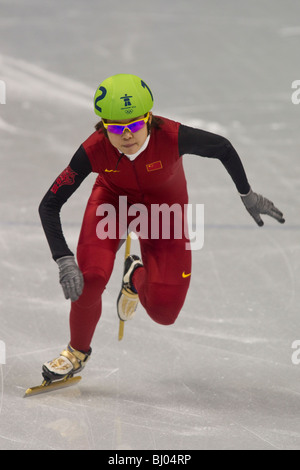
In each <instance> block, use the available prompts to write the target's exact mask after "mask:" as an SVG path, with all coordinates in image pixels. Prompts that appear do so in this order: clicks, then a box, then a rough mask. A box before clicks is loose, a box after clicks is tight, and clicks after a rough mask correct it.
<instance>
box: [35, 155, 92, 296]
mask: <svg viewBox="0 0 300 470" xmlns="http://www.w3.org/2000/svg"><path fill="white" fill-rule="evenodd" d="M91 171H92V167H91V164H90V161H89V159H88V156H87V155H86V152H85V150H84V148H83V147H82V146H81V147H79V149H78V150H77V152H76V153H75V155H74V156H73V158H72V160H71V161H70V163H69V165H68V166H67V168H65V169H64V170H63V171H62V173H61V174H60V175H59V176H58V177H57V178H56V180H55V182H54V183H53V184H52V186H51V187H50V189H49V190H48V191H47V193H46V194H45V196H44V198H43V200H42V202H41V204H40V206H39V214H40V217H41V222H42V226H43V229H44V232H45V235H46V238H47V240H48V244H49V247H50V250H51V252H52V257H53V259H54V260H55V261H56V263H57V265H58V268H59V282H60V284H61V286H62V289H63V292H64V295H65V298H66V299H70V300H71V301H72V302H75V301H76V300H77V299H78V298H79V297H80V295H81V293H82V291H83V287H84V280H83V275H82V273H81V271H80V269H79V267H78V266H77V263H76V261H75V257H74V255H73V253H72V251H71V250H70V249H69V247H68V245H67V242H66V240H65V237H64V234H63V231H62V226H61V222H60V210H61V208H62V206H63V204H64V203H65V202H66V201H67V200H68V199H69V197H70V196H71V195H72V194H73V193H74V192H75V191H76V189H77V188H78V187H79V186H80V184H81V183H82V181H83V180H84V179H85V178H86V177H87V176H88V175H89V174H90V173H91Z"/></svg>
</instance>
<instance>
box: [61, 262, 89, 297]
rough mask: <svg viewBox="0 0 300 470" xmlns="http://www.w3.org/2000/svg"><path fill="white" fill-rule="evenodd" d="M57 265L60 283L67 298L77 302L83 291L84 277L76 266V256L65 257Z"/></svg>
mask: <svg viewBox="0 0 300 470" xmlns="http://www.w3.org/2000/svg"><path fill="white" fill-rule="evenodd" d="M56 263H57V264H58V267H59V282H60V284H61V286H62V288H63V291H64V294H65V298H66V299H70V300H71V301H72V302H75V301H76V300H78V299H79V297H80V296H81V294H82V291H83V285H84V281H83V275H82V272H81V271H80V269H79V267H78V266H77V264H76V261H75V258H74V256H63V257H62V258H58V259H57V260H56Z"/></svg>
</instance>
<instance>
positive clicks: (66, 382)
mask: <svg viewBox="0 0 300 470" xmlns="http://www.w3.org/2000/svg"><path fill="white" fill-rule="evenodd" d="M80 380H81V377H80V376H77V377H70V378H69V379H62V380H56V381H54V382H51V383H50V384H49V385H47V382H46V381H44V382H43V383H42V384H41V385H38V386H37V387H31V388H28V389H27V390H26V392H25V395H24V398H26V397H31V396H33V395H39V394H40V393H46V392H52V391H53V390H60V389H61V388H65V387H71V386H72V385H76V384H77V383H78V382H79V381H80Z"/></svg>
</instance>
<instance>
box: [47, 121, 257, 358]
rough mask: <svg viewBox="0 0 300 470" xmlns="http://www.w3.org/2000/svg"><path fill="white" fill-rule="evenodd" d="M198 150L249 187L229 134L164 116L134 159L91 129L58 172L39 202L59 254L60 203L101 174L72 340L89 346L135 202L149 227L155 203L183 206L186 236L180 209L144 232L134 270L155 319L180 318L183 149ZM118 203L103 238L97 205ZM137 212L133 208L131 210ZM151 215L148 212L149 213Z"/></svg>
mask: <svg viewBox="0 0 300 470" xmlns="http://www.w3.org/2000/svg"><path fill="white" fill-rule="evenodd" d="M184 153H195V154H198V155H202V156H207V157H211V158H218V159H220V160H221V161H222V163H223V165H224V166H225V168H226V169H227V171H228V172H229V174H230V175H231V177H232V178H233V180H234V182H235V184H236V186H237V188H238V190H239V191H240V192H241V193H246V192H248V191H249V188H250V186H249V183H248V181H247V178H246V175H245V172H244V169H243V166H242V164H241V161H240V159H239V157H238V155H237V153H236V152H235V150H234V148H233V147H232V145H231V144H230V142H229V141H228V140H227V139H224V138H223V137H221V136H217V135H215V134H211V133H208V132H205V131H200V130H198V129H196V130H195V129H192V128H189V127H187V126H183V125H182V124H180V123H177V122H175V121H171V120H169V119H166V118H161V125H160V127H159V128H154V129H152V130H151V136H150V140H149V143H148V146H147V147H146V149H145V150H144V151H143V152H142V153H140V154H139V155H138V156H137V157H136V158H135V159H134V160H133V161H131V160H130V159H129V158H128V157H127V156H126V155H123V154H120V152H119V151H118V150H117V149H116V148H115V147H113V146H112V144H111V143H110V141H109V139H108V138H107V137H106V136H105V135H104V133H103V132H101V131H96V132H94V133H93V134H92V135H91V136H90V137H89V138H88V139H87V140H86V141H85V142H84V143H83V144H82V145H81V147H80V149H79V150H78V151H77V153H76V154H75V155H74V157H73V159H72V160H71V162H70V165H69V166H68V167H67V168H66V170H64V172H63V173H62V174H61V175H60V176H59V177H58V178H57V179H56V181H55V182H54V183H53V185H52V187H51V188H50V189H49V191H48V193H47V194H46V195H45V197H44V199H43V201H42V203H41V205H40V215H41V220H42V224H43V227H44V230H45V233H46V236H47V239H48V242H49V245H50V248H51V251H52V255H53V258H54V259H57V258H59V257H61V256H66V255H70V254H72V252H71V251H70V250H69V248H68V246H67V244H66V241H65V239H64V236H63V233H62V229H61V225H60V220H59V212H60V209H61V206H62V205H63V204H64V203H65V202H66V200H67V199H68V198H69V197H70V195H71V194H72V193H73V192H74V191H75V190H76V189H77V187H78V186H79V185H80V183H81V182H82V181H83V179H84V178H85V177H86V176H87V175H88V174H89V173H90V172H91V171H92V172H95V173H97V174H98V176H97V179H96V182H95V184H94V187H93V189H92V193H91V196H90V198H89V200H88V203H87V206H86V210H85V214H84V217H83V222H82V227H81V232H80V237H79V241H78V247H77V261H78V265H79V268H80V269H81V271H82V273H83V276H84V290H83V293H82V295H81V297H80V298H79V299H78V300H77V301H76V302H72V303H71V312H70V329H71V338H70V342H71V345H72V347H73V348H75V349H78V350H81V351H88V350H89V348H90V344H91V341H92V337H93V334H94V331H95V328H96V325H97V323H98V321H99V318H100V316H101V311H102V305H101V300H102V293H103V291H104V289H105V286H106V285H107V283H108V281H109V279H110V276H111V273H112V270H113V266H114V261H115V256H116V253H117V251H118V248H119V247H120V241H121V239H122V237H123V238H124V233H125V237H126V233H127V230H128V225H129V224H130V223H131V222H132V221H133V219H134V217H133V216H132V215H128V214H129V213H130V209H132V208H134V206H136V205H137V207H139V205H143V207H144V208H145V214H144V216H143V217H144V219H141V220H146V222H147V224H146V225H145V226H147V227H148V228H149V227H151V224H152V223H153V220H151V214H152V212H151V208H152V206H153V205H155V204H156V205H162V204H167V205H168V207H169V208H170V207H171V206H173V205H174V204H175V205H177V207H179V208H181V215H183V217H182V219H181V224H182V236H181V237H180V238H178V237H176V236H175V233H174V223H175V221H176V216H175V215H174V216H173V217H172V214H171V216H170V236H169V237H168V238H163V237H162V236H161V235H162V232H161V227H160V229H159V230H160V231H159V235H158V236H157V235H156V236H155V237H152V238H151V236H149V233H150V231H149V232H148V233H147V235H148V236H143V235H145V234H143V232H142V231H141V233H140V237H139V243H140V249H141V257H142V260H143V265H144V267H143V268H139V269H137V270H136V271H135V273H134V275H133V284H134V286H135V288H136V290H137V292H138V294H139V298H140V301H141V304H142V305H143V307H144V308H145V310H146V312H147V313H148V315H149V316H150V317H151V318H152V319H153V320H154V321H156V322H157V323H160V324H164V325H169V324H172V323H174V322H175V320H176V318H177V316H178V314H179V312H180V311H181V309H182V306H183V304H184V301H185V298H186V294H187V291H188V287H189V284H190V279H191V250H190V249H189V248H188V245H189V239H188V235H187V230H186V218H185V217H184V215H185V208H186V205H187V203H188V192H187V183H186V178H185V174H184V169H183V161H182V158H181V156H182V155H183V154H184ZM120 197H121V198H123V199H122V200H126V201H127V211H128V212H127V214H126V218H125V219H124V217H123V218H122V217H120V204H119V203H120ZM105 204H109V205H110V206H111V207H113V208H114V210H115V212H114V222H116V224H117V227H116V229H117V230H116V232H115V236H114V237H107V238H104V239H101V238H100V237H99V232H98V231H97V227H99V222H101V220H102V221H103V217H104V215H103V214H102V215H99V207H103V205H105ZM131 214H132V213H131ZM145 218H146V219H145Z"/></svg>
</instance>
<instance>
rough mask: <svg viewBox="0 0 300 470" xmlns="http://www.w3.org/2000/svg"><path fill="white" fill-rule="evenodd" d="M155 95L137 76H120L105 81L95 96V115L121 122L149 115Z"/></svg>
mask: <svg viewBox="0 0 300 470" xmlns="http://www.w3.org/2000/svg"><path fill="white" fill-rule="evenodd" d="M152 106H153V95H152V93H151V90H150V88H149V87H148V85H147V84H146V83H145V82H144V81H143V80H141V79H140V78H139V77H137V76H136V75H131V74H124V73H121V74H118V75H113V76H112V77H109V78H107V79H106V80H104V81H103V82H102V83H101V84H100V85H99V87H98V88H97V90H96V93H95V96H94V110H95V113H96V114H97V115H98V116H100V117H101V118H103V119H109V120H112V121H121V120H122V119H130V118H132V119H134V118H137V117H139V116H142V115H143V114H146V113H148V111H150V110H151V109H152Z"/></svg>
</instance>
